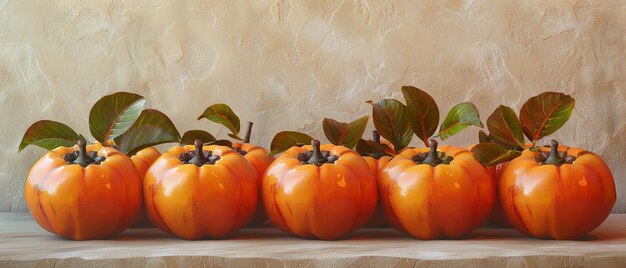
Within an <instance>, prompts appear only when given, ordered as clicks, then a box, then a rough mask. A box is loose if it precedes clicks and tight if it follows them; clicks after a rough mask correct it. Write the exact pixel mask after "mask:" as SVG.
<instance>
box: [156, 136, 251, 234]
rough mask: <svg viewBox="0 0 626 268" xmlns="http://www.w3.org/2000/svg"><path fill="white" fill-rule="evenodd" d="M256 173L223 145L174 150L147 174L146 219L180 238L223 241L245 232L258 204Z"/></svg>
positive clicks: (199, 144) (238, 155) (167, 153)
mask: <svg viewBox="0 0 626 268" xmlns="http://www.w3.org/2000/svg"><path fill="white" fill-rule="evenodd" d="M256 176H257V174H256V172H255V171H254V168H253V167H252V166H251V165H250V163H249V162H248V161H247V160H246V159H245V158H244V157H243V156H241V155H240V154H239V153H237V152H235V151H233V150H232V149H230V148H229V147H226V146H217V145H211V146H203V142H202V141H200V140H196V141H195V145H194V146H191V145H187V146H184V147H181V146H176V147H173V148H171V149H169V150H168V151H167V152H165V153H163V155H161V157H159V158H158V159H157V160H156V161H155V162H154V164H153V165H152V166H151V167H150V168H149V169H148V171H147V172H146V177H145V179H144V203H145V206H146V210H147V211H148V216H149V217H150V220H151V221H152V222H153V223H154V224H155V225H156V226H157V227H159V228H160V229H162V230H164V231H166V232H168V233H171V234H174V235H176V236H178V237H180V238H183V239H188V240H195V239H202V238H223V237H225V236H227V235H229V234H231V233H233V232H235V231H237V230H239V229H241V228H242V227H244V226H245V225H246V224H247V223H248V222H249V221H250V219H251V218H252V216H253V214H254V212H255V209H256V205H257V192H258V191H257V177H256Z"/></svg>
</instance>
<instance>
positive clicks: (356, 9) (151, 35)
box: [0, 0, 626, 212]
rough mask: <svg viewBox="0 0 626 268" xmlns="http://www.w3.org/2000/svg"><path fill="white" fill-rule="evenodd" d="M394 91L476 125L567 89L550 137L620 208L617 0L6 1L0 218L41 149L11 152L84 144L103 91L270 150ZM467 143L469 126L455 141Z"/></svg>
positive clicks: (0, 0) (621, 29)
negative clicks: (237, 124) (35, 141)
mask: <svg viewBox="0 0 626 268" xmlns="http://www.w3.org/2000/svg"><path fill="white" fill-rule="evenodd" d="M402 85H414V86H418V87H420V88H422V89H424V90H426V91H428V92H429V93H431V94H432V95H433V96H434V98H435V99H436V100H437V101H438V103H439V105H440V109H441V111H442V112H441V113H442V117H443V116H445V113H447V111H448V110H449V109H450V108H451V107H452V106H453V105H454V104H456V103H458V102H462V101H472V102H474V103H476V104H477V106H478V107H479V109H480V112H481V117H482V119H483V121H485V120H486V118H487V116H488V115H489V114H490V113H491V112H492V111H493V109H494V108H496V107H497V106H498V105H499V104H506V105H510V106H513V107H514V108H515V109H516V110H519V108H520V107H521V105H522V103H523V102H524V101H525V100H526V99H527V98H529V97H531V96H533V95H536V94H538V93H540V92H543V91H548V90H551V91H561V92H565V93H567V94H571V95H572V96H573V97H575V98H576V101H577V102H576V109H575V111H574V113H573V115H572V118H571V120H570V121H569V122H568V123H567V124H566V125H565V126H564V128H563V129H562V130H561V131H560V132H559V133H558V134H557V135H554V136H553V137H556V138H558V139H560V140H561V141H562V143H563V144H569V145H575V146H580V147H584V148H588V149H589V150H592V151H594V152H597V153H599V154H600V155H602V156H603V157H604V158H605V160H606V161H607V163H608V164H609V166H610V167H611V169H612V171H613V175H614V176H615V180H616V183H617V187H618V198H619V200H618V203H617V205H616V206H615V208H614V211H615V212H626V196H625V194H626V189H625V187H626V164H625V163H626V130H625V124H626V119H625V118H626V104H625V103H626V1H623V0H606V1H599V0H588V1H571V0H555V1H533V0H522V1H513V0H503V1H485V0H475V1H471V0H470V1H461V0H447V1H408V0H407V1H399V0H396V1H393V0H391V1H372V0H369V1H368V0H353V1H349V0H321V1H296V0H258V1H244V0H237V1H217V0H216V1H165V0H150V1H145V0H135V1H130V0H127V1H125V0H119V1H110V0H106V1H87V2H84V1H76V0H66V1H50V0H20V1H8V0H0V185H1V187H0V211H26V206H25V204H24V200H23V194H22V188H23V183H24V181H25V178H26V175H27V172H28V170H29V168H30V166H32V165H33V164H34V163H35V161H36V160H37V159H38V158H39V157H40V156H41V155H43V154H44V152H45V151H44V150H43V149H39V148H35V147H29V148H27V149H26V150H25V151H23V152H22V153H19V154H18V153H17V147H18V144H19V142H20V140H21V138H22V135H23V133H24V131H25V130H26V128H27V127H28V126H29V125H30V124H32V123H33V122H35V121H37V120H40V119H52V120H59V121H62V122H64V123H66V124H68V125H70V126H72V127H74V128H75V129H77V130H78V131H80V132H81V133H83V134H84V135H88V134H89V129H88V126H87V118H88V113H89V109H90V107H91V105H92V104H93V103H94V102H95V101H96V100H97V99H99V98H100V97H102V96H104V95H106V94H110V93H113V92H116V91H120V90H124V91H130V92H136V93H139V94H141V95H143V96H145V97H146V99H147V101H148V106H149V107H151V108H157V109H160V110H162V111H163V112H165V113H166V114H168V115H169V116H170V117H171V118H172V120H173V121H174V122H175V123H176V125H177V127H178V128H179V130H180V131H181V133H182V132H184V131H186V130H190V129H197V128H200V129H205V130H209V131H211V132H212V133H214V134H217V135H218V136H220V137H226V133H227V132H226V130H225V129H223V128H219V127H217V126H215V125H213V124H209V123H208V121H206V120H203V121H197V120H196V119H195V118H196V117H197V116H198V115H199V114H200V113H202V111H203V110H204V108H205V107H207V106H208V105H210V104H213V103H219V102H224V103H228V104H230V105H231V106H232V107H233V109H234V110H235V111H236V112H237V113H238V114H239V116H240V118H241V119H242V122H245V121H247V120H251V121H254V122H255V123H256V124H255V129H254V133H253V135H252V139H253V141H255V142H257V143H260V144H261V145H265V146H267V145H269V142H270V140H271V137H272V136H273V135H274V134H275V133H276V132H278V131H280V130H297V131H304V132H308V133H310V134H312V135H313V136H316V137H320V138H323V137H324V136H323V134H322V127H321V119H322V118H323V117H332V118H335V119H337V120H341V121H348V120H351V119H355V118H357V117H359V116H362V115H364V114H370V113H371V108H370V106H369V105H368V104H366V103H365V101H366V100H370V99H372V100H379V99H381V98H401V94H400V87H401V86H402ZM371 128H372V126H371V123H370V126H369V127H368V130H367V131H368V132H369V130H371ZM476 141H477V129H476V128H469V129H467V130H465V131H464V132H463V133H462V134H460V135H458V136H456V137H454V138H452V139H450V140H448V142H449V143H455V144H458V145H469V144H472V143H474V142H476ZM412 144H413V145H419V143H418V142H417V138H414V141H413V142H412ZM165 147H167V146H165ZM165 147H160V148H165Z"/></svg>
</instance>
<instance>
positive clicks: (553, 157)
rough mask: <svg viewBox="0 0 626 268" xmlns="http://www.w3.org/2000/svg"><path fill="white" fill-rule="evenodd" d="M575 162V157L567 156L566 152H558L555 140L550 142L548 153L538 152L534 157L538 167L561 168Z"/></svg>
mask: <svg viewBox="0 0 626 268" xmlns="http://www.w3.org/2000/svg"><path fill="white" fill-rule="evenodd" d="M574 160H576V156H573V155H567V152H565V151H563V152H559V142H558V141H556V140H551V141H550V152H540V153H539V154H537V155H536V156H535V161H537V162H538V163H539V164H540V165H546V164H547V165H555V166H557V167H558V166H561V165H563V164H572V163H573V162H574Z"/></svg>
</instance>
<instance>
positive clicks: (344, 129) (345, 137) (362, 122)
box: [322, 115, 369, 148]
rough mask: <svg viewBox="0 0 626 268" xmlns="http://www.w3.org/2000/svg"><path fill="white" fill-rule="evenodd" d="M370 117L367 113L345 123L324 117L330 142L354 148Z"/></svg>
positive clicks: (323, 122)
mask: <svg viewBox="0 0 626 268" xmlns="http://www.w3.org/2000/svg"><path fill="white" fill-rule="evenodd" d="M368 119H369V116H367V115H366V116H363V117H361V118H359V119H357V120H354V121H352V122H350V123H343V122H339V121H336V120H334V119H331V118H324V120H323V121H322V126H323V127H324V134H325V135H326V138H328V140H329V141H330V143H332V144H334V145H343V146H346V147H348V148H353V147H354V146H355V145H356V144H357V142H359V139H360V138H361V136H363V131H365V127H366V126H367V121H368Z"/></svg>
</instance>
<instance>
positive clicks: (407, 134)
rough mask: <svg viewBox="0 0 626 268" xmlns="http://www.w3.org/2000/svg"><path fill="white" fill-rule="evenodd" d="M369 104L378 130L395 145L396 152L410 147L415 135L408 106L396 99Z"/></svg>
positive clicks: (370, 102)
mask: <svg viewBox="0 0 626 268" xmlns="http://www.w3.org/2000/svg"><path fill="white" fill-rule="evenodd" d="M367 103H369V104H371V105H372V114H373V115H372V118H373V120H374V126H375V127H376V130H378V132H379V133H380V135H381V136H383V137H384V138H385V139H387V140H388V141H390V142H391V144H393V146H394V150H395V151H396V152H399V151H400V150H402V149H403V148H404V147H406V146H407V145H409V143H410V142H411V138H413V133H412V132H411V128H410V127H409V122H408V118H407V116H408V114H407V108H406V106H404V104H402V103H401V102H399V101H397V100H394V99H384V100H380V101H378V102H376V103H374V102H372V101H367Z"/></svg>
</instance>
